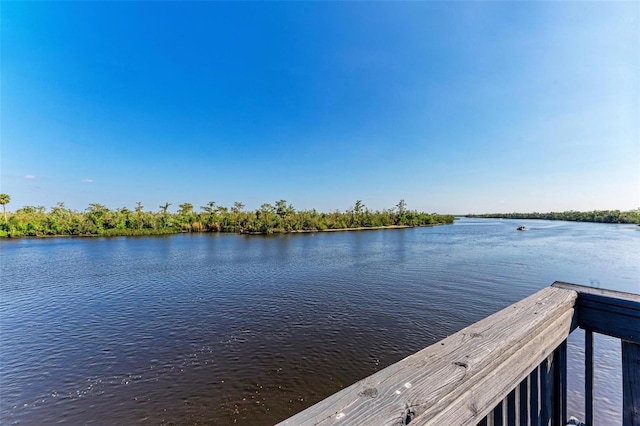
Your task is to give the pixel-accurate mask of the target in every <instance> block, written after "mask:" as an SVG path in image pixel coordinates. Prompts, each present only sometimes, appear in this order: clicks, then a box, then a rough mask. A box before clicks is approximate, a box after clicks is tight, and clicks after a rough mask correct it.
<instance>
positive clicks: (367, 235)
mask: <svg viewBox="0 0 640 426" xmlns="http://www.w3.org/2000/svg"><path fill="white" fill-rule="evenodd" d="M521 223H524V224H525V225H527V226H528V227H529V228H530V230H529V231H526V232H517V231H516V230H515V228H516V226H517V225H518V224H521ZM0 261H1V263H0V265H1V268H2V270H1V279H2V287H1V298H0V422H1V423H3V424H52V423H67V424H113V425H116V424H132V423H140V424H232V423H234V422H237V423H242V424H256V425H262V424H272V423H275V422H277V421H280V420H283V419H284V418H286V417H289V416H291V415H293V414H295V413H297V412H298V411H300V410H302V409H304V408H306V407H307V406H309V405H311V404H313V403H315V402H317V401H319V400H321V399H323V398H324V397H326V396H328V395H330V394H332V393H334V392H336V391H338V390H340V389H341V388H343V387H346V386H348V385H350V384H352V383H353V382H355V381H357V380H359V379H361V378H363V377H365V376H368V375H370V374H372V373H374V372H375V371H378V370H380V369H382V368H384V367H385V366H387V365H389V364H391V363H393V362H396V361H399V360H400V359H402V358H404V357H405V356H407V355H409V354H411V353H413V352H415V351H417V350H419V349H421V348H423V347H425V346H427V345H430V344H432V343H434V342H436V341H437V340H439V339H441V338H443V337H445V336H447V335H449V334H451V333H453V332H455V331H457V330H459V329H461V328H463V327H465V326H467V325H469V324H471V323H473V322H475V321H477V320H480V319H482V318H484V317H485V316H487V315H489V314H491V313H494V312H496V311H497V310H499V309H501V308H503V307H506V306H508V305H509V304H511V303H513V302H515V301H517V300H520V299H522V298H524V297H526V296H528V295H530V294H532V293H534V292H535V291H537V290H539V289H541V288H543V287H545V286H548V285H549V284H551V283H552V282H553V281H555V280H562V281H568V282H574V283H581V284H588V285H594V286H601V287H604V288H613V289H617V290H622V291H630V292H640V228H638V227H637V226H631V225H603V224H588V223H587V224H584V223H583V224H580V223H568V222H547V221H508V220H504V221H498V220H481V219H475V220H474V219H462V220H460V221H458V222H456V224H455V225H450V226H437V227H431V228H415V229H401V230H382V231H363V232H340V233H320V234H299V235H280V236H275V237H259V236H251V237H248V236H240V235H215V234H196V235H189V234H181V235H173V236H164V237H144V238H130V237H129V238H124V237H123V238H108V239H107V238H97V239H80V238H53V239H22V240H16V241H2V242H0ZM579 339H580V336H579V335H577V336H572V338H571V342H570V343H571V344H570V350H569V360H570V364H571V365H573V366H572V367H571V369H570V375H571V377H570V381H572V383H570V392H569V393H570V396H571V397H572V398H574V399H575V401H572V402H571V403H570V404H569V413H570V414H574V415H578V416H580V415H582V411H581V410H582V406H581V404H582V403H581V402H580V397H579V393H580V389H581V386H582V385H581V383H580V380H583V379H582V378H581V377H582V376H583V373H582V371H581V369H580V365H578V364H579V363H580V362H581V361H580V356H581V352H580V350H581V349H580V347H579V346H580V344H581V342H580V340H579ZM619 357H620V354H619V342H618V341H616V340H615V339H607V338H604V337H602V336H597V338H596V361H597V365H596V368H597V370H596V402H595V404H596V411H597V417H596V420H598V421H599V422H600V424H615V423H619V422H620V408H619V407H620V400H621V396H620V373H619V372H620V359H619ZM575 365H577V367H575ZM572 377H573V379H572ZM574 382H575V383H574ZM598 416H599V417H598Z"/></svg>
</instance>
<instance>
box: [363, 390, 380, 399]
mask: <svg viewBox="0 0 640 426" xmlns="http://www.w3.org/2000/svg"><path fill="white" fill-rule="evenodd" d="M358 396H366V397H367V398H375V397H377V396H378V389H376V388H366V389H365V390H363V391H362V392H360V393H358Z"/></svg>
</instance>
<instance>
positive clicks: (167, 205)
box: [160, 203, 171, 214]
mask: <svg viewBox="0 0 640 426" xmlns="http://www.w3.org/2000/svg"><path fill="white" fill-rule="evenodd" d="M170 205H171V203H164V204H163V205H161V206H160V209H162V214H167V209H168V208H169V206H170Z"/></svg>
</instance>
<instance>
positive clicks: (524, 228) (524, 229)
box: [516, 225, 528, 231]
mask: <svg viewBox="0 0 640 426" xmlns="http://www.w3.org/2000/svg"><path fill="white" fill-rule="evenodd" d="M516 229H517V230H518V231H526V230H527V229H528V228H527V227H526V226H524V225H520V226H518V227H517V228H516Z"/></svg>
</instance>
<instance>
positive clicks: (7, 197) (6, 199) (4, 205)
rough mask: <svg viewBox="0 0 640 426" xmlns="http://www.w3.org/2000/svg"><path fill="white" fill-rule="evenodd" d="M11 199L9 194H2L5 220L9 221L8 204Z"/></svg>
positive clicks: (0, 197)
mask: <svg viewBox="0 0 640 426" xmlns="http://www.w3.org/2000/svg"><path fill="white" fill-rule="evenodd" d="M10 201H11V196H9V194H0V204H2V211H3V212H4V221H5V223H6V222H7V208H6V205H7V204H9V202H10Z"/></svg>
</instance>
